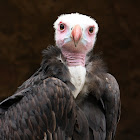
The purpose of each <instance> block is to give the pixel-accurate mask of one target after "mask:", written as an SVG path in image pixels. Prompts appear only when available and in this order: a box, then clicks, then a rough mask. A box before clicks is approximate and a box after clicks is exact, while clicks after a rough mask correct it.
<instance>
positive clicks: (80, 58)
mask: <svg viewBox="0 0 140 140" xmlns="http://www.w3.org/2000/svg"><path fill="white" fill-rule="evenodd" d="M54 29H55V41H56V46H49V47H48V48H47V49H46V50H44V51H43V60H42V63H41V66H40V68H39V69H38V70H37V71H36V72H35V73H34V74H33V75H32V76H31V77H30V78H29V79H28V80H27V81H25V82H24V83H23V84H22V85H21V86H20V87H19V88H18V90H17V92H16V93H15V94H14V95H12V96H11V97H9V98H7V99H5V100H4V101H2V102H1V103H0V124H2V125H1V126H0V127H1V128H0V139H2V140H10V139H16V140H22V139H24V140H27V139H33V140H35V139H43V138H44V136H45V138H46V139H47V140H112V139H114V136H115V132H116V128H117V123H118V121H119V117H120V92H119V86H118V84H117V81H116V79H115V78H114V77H113V76H112V75H111V74H109V73H107V72H106V68H105V66H104V63H103V61H102V60H101V59H100V58H99V57H98V56H96V55H93V47H94V44H95V41H96V35H97V32H98V24H97V23H96V21H95V20H94V19H92V18H90V17H88V16H86V15H82V14H78V13H74V14H66V15H61V16H60V17H58V19H57V20H56V22H55V23H54Z"/></svg>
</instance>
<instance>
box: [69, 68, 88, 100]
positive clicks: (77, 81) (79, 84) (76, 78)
mask: <svg viewBox="0 0 140 140" xmlns="http://www.w3.org/2000/svg"><path fill="white" fill-rule="evenodd" d="M68 68H69V71H70V74H71V82H72V84H73V85H74V86H75V88H76V89H75V90H74V91H73V92H72V94H73V96H74V98H76V97H77V95H78V94H79V93H80V91H81V90H82V88H83V86H84V83H85V77H86V68H85V67H83V66H71V67H68Z"/></svg>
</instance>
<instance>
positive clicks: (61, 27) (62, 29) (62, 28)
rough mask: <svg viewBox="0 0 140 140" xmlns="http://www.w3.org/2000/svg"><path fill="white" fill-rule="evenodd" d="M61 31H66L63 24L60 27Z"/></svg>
mask: <svg viewBox="0 0 140 140" xmlns="http://www.w3.org/2000/svg"><path fill="white" fill-rule="evenodd" d="M59 29H60V31H64V29H65V25H64V24H63V23H60V25H59Z"/></svg>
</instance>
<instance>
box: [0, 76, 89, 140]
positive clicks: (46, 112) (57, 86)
mask: <svg viewBox="0 0 140 140" xmlns="http://www.w3.org/2000/svg"><path fill="white" fill-rule="evenodd" d="M83 122H84V123H83ZM0 127H1V128H0V139H2V140H10V139H12V140H31V139H32V140H37V139H39V140H40V139H43V138H44V135H46V138H47V140H65V139H71V137H72V135H73V133H74V136H73V139H75V138H74V137H76V136H77V135H79V134H81V133H83V131H85V132H86V134H84V133H83V136H81V140H82V139H83V138H85V137H88V131H87V130H86V129H87V127H88V126H87V120H86V119H85V117H84V114H83V113H82V112H81V110H80V109H79V108H78V107H76V104H75V102H74V99H73V96H72V94H71V92H70V90H69V88H68V87H67V86H66V85H65V84H64V83H63V82H62V81H60V80H58V79H56V78H47V79H45V80H43V81H42V82H41V83H40V84H38V85H36V86H34V87H32V88H28V89H27V90H26V94H24V97H22V99H21V100H20V101H19V102H16V103H15V104H12V106H11V107H9V108H8V110H7V111H5V113H4V114H2V115H1V116H0ZM84 128H86V129H84ZM74 131H75V132H74ZM83 140H84V139H83Z"/></svg>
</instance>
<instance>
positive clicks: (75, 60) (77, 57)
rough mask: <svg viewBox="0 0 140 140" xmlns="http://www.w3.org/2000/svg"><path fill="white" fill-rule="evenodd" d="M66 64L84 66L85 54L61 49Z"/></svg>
mask: <svg viewBox="0 0 140 140" xmlns="http://www.w3.org/2000/svg"><path fill="white" fill-rule="evenodd" d="M62 53H63V55H64V57H65V58H66V62H67V65H68V66H83V67H84V66H85V58H86V54H84V53H77V52H76V53H75V52H74V53H73V52H67V51H62Z"/></svg>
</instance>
